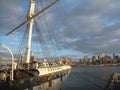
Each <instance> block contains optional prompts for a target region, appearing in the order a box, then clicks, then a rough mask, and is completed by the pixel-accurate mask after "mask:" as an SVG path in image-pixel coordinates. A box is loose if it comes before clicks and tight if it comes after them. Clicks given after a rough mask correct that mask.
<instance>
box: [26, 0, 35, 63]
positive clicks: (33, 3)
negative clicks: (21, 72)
mask: <svg viewBox="0 0 120 90" xmlns="http://www.w3.org/2000/svg"><path fill="white" fill-rule="evenodd" d="M34 8H35V2H34V0H30V11H29V14H28V16H27V19H28V20H29V18H31V17H32V16H33V15H34ZM33 22H34V19H31V20H30V22H29V24H28V29H29V31H28V43H27V49H26V63H27V64H28V63H29V62H30V50H31V39H32V29H33V28H32V27H33Z"/></svg>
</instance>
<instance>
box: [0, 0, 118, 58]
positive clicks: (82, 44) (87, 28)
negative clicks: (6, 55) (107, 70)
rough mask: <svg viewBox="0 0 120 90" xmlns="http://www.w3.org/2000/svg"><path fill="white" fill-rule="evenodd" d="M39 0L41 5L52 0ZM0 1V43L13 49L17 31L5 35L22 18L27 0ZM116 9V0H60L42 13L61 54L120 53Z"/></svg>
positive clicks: (23, 18)
mask: <svg viewBox="0 0 120 90" xmlns="http://www.w3.org/2000/svg"><path fill="white" fill-rule="evenodd" d="M35 1H36V2H38V1H40V0H35ZM43 1H44V2H45V3H44V7H45V6H46V5H48V4H49V3H51V2H53V1H54V0H43ZM0 2H1V3H0V12H1V13H0V42H2V43H4V44H6V45H8V46H9V47H11V48H13V45H14V44H15V42H16V41H17V38H16V35H17V36H18V35H19V33H20V32H19V31H18V32H17V33H13V34H12V35H10V36H9V37H8V36H5V34H6V33H7V32H9V31H11V30H12V29H13V28H14V27H15V26H16V25H19V24H20V23H21V22H23V21H24V20H26V18H25V15H26V13H27V12H28V7H29V0H0ZM119 10H120V0H60V2H58V3H56V5H54V6H53V7H52V8H50V9H49V10H48V11H46V13H47V16H48V17H49V19H50V22H51V23H52V27H53V30H54V33H55V36H56V41H57V43H58V44H59V47H60V48H61V51H62V54H63V55H67V56H76V57H83V56H86V55H88V56H92V55H97V54H100V53H102V52H103V53H105V54H112V53H118V54H119V53H120V11H119ZM14 34H15V35H14ZM11 39H12V41H11Z"/></svg>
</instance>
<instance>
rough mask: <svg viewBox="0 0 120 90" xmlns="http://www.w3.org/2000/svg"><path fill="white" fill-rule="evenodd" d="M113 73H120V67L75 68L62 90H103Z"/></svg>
mask: <svg viewBox="0 0 120 90" xmlns="http://www.w3.org/2000/svg"><path fill="white" fill-rule="evenodd" d="M113 72H120V66H109V67H101V66H92V67H76V68H73V69H72V71H71V74H70V75H69V76H68V78H67V79H66V80H65V81H64V82H63V87H62V90H103V89H104V87H105V85H106V84H107V81H108V79H109V77H110V75H111V74H112V73H113Z"/></svg>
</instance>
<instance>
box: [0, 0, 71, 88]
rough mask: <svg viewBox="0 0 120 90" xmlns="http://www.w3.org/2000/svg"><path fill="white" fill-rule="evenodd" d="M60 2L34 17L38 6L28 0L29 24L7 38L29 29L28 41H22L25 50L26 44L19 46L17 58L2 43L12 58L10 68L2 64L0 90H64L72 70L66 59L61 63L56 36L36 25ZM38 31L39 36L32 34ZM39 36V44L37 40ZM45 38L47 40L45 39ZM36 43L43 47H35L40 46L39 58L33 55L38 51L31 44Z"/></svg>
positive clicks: (26, 23) (8, 65) (27, 22)
mask: <svg viewBox="0 0 120 90" xmlns="http://www.w3.org/2000/svg"><path fill="white" fill-rule="evenodd" d="M43 1H44V0H43ZM58 1H59V0H55V1H54V2H52V3H51V4H50V5H48V6H47V7H45V8H43V9H41V10H40V11H38V12H37V13H35V7H36V6H35V5H36V2H35V0H29V2H30V4H29V13H28V14H27V15H26V17H27V20H25V21H24V22H23V23H21V24H20V25H18V26H17V27H15V28H14V29H13V30H12V31H10V32H8V33H7V36H9V34H11V33H13V32H14V31H16V30H18V29H19V28H21V27H23V26H25V25H26V27H27V29H26V33H25V36H27V39H26V40H25V38H24V37H25V36H23V39H22V42H23V41H25V43H26V46H25V50H22V48H21V47H22V45H23V44H24V43H22V44H19V45H21V47H20V48H19V50H18V52H19V53H17V54H15V55H14V53H13V52H12V51H11V49H9V47H7V46H6V45H4V44H2V42H1V44H0V46H1V47H3V48H4V49H6V50H7V51H8V52H9V53H10V55H11V57H12V58H11V60H8V62H9V63H7V64H5V63H4V64H3V63H0V90H61V86H62V82H63V81H64V80H65V79H66V78H67V76H68V75H69V73H70V71H71V66H69V65H68V64H66V63H65V62H64V63H63V61H65V60H66V58H62V59H61V56H57V52H56V49H57V48H56V47H55V46H53V44H54V43H55V42H54V41H55V40H54V39H53V38H52V36H54V33H53V32H52V31H49V30H48V32H47V33H46V32H45V31H40V30H38V29H39V28H38V27H39V25H38V24H39V23H37V21H36V20H37V19H39V17H42V18H43V16H44V14H43V15H42V16H41V14H42V13H44V12H45V11H46V10H47V9H49V8H50V7H51V6H53V5H55V4H56V3H57V2H58ZM43 22H44V21H43ZM34 24H35V25H34ZM33 26H34V27H33ZM35 27H37V28H36V34H34V33H33V32H34V29H35ZM19 33H21V31H20V32H19ZM36 35H37V36H38V41H39V42H38V41H36V39H35V37H36ZM45 37H46V38H47V39H44V38H45ZM51 38H52V39H51ZM33 41H34V42H33ZM35 42H37V43H40V45H36V46H38V47H37V51H38V52H37V54H33V53H34V52H32V50H34V49H35V47H33V48H32V43H35ZM45 42H46V43H45ZM49 44H50V45H49ZM54 45H55V44H54ZM39 46H41V48H40V47H39ZM51 47H52V49H51ZM23 51H25V52H23ZM39 51H40V52H39ZM51 51H52V52H51ZM53 51H54V52H53ZM41 54H42V55H41ZM54 54H55V55H54ZM35 55H37V56H35ZM0 59H2V60H1V61H4V59H5V57H0ZM63 59H64V60H63ZM67 59H68V58H67Z"/></svg>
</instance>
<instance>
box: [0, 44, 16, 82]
mask: <svg viewBox="0 0 120 90" xmlns="http://www.w3.org/2000/svg"><path fill="white" fill-rule="evenodd" d="M0 46H3V47H4V48H6V49H7V50H8V51H9V53H10V54H11V56H12V71H11V78H10V79H11V80H12V81H13V80H14V79H13V77H14V76H13V75H14V68H13V64H14V55H13V53H12V51H11V50H10V49H9V47H7V46H5V45H3V44H1V43H0Z"/></svg>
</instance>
